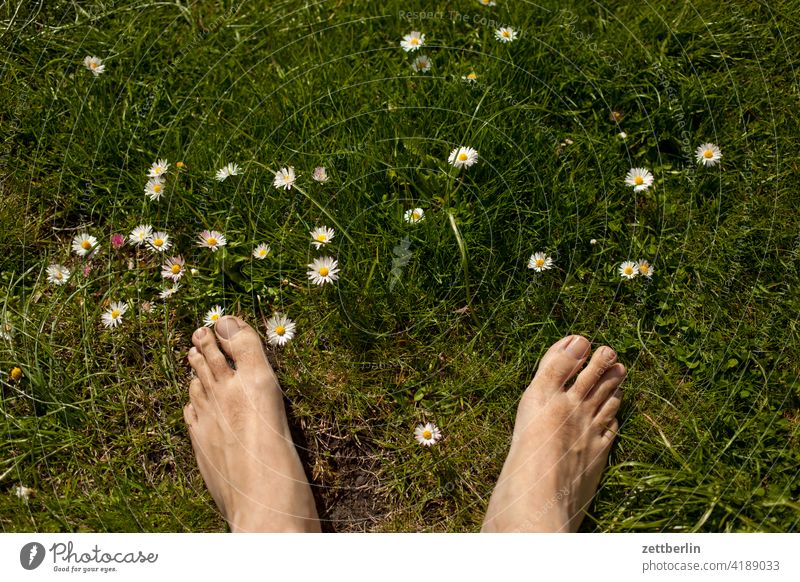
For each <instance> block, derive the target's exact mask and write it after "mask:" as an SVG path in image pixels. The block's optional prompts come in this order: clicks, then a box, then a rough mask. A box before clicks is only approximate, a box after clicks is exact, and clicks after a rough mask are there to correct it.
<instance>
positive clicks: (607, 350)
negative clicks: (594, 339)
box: [603, 346, 617, 362]
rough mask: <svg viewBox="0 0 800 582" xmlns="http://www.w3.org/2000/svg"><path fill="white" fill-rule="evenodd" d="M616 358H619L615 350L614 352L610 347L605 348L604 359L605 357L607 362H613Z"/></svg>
mask: <svg viewBox="0 0 800 582" xmlns="http://www.w3.org/2000/svg"><path fill="white" fill-rule="evenodd" d="M616 356H617V354H616V353H614V350H612V349H611V348H610V347H608V346H603V357H604V358H605V359H606V360H608V361H609V362H610V361H612V360H613V359H614V358H615V357H616Z"/></svg>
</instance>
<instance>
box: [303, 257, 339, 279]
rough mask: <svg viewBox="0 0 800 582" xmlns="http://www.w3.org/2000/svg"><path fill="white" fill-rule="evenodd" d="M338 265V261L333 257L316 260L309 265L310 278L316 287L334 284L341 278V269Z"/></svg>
mask: <svg viewBox="0 0 800 582" xmlns="http://www.w3.org/2000/svg"><path fill="white" fill-rule="evenodd" d="M336 265H337V261H336V260H335V259H334V258H333V257H320V258H319V259H314V262H313V263H311V264H310V265H308V268H309V271H308V278H309V279H311V281H312V282H313V283H314V284H316V285H324V284H325V283H333V282H334V281H336V279H338V278H339V276H338V275H337V273H338V272H339V269H338V268H337V267H336Z"/></svg>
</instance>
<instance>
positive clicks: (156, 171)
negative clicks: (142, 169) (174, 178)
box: [147, 159, 169, 178]
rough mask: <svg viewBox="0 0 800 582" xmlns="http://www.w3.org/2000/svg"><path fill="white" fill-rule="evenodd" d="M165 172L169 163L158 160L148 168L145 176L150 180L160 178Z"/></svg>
mask: <svg viewBox="0 0 800 582" xmlns="http://www.w3.org/2000/svg"><path fill="white" fill-rule="evenodd" d="M167 170H169V162H167V160H162V159H158V160H156V161H155V162H153V165H152V166H150V169H149V170H148V171H147V175H148V176H149V177H150V178H160V177H161V176H163V175H164V174H166V172H167Z"/></svg>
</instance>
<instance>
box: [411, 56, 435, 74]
mask: <svg viewBox="0 0 800 582" xmlns="http://www.w3.org/2000/svg"><path fill="white" fill-rule="evenodd" d="M411 68H412V69H414V71H415V72H417V73H427V72H428V71H430V70H431V60H430V59H429V58H428V57H426V56H425V55H420V56H418V57H417V58H416V59H414V62H413V63H411Z"/></svg>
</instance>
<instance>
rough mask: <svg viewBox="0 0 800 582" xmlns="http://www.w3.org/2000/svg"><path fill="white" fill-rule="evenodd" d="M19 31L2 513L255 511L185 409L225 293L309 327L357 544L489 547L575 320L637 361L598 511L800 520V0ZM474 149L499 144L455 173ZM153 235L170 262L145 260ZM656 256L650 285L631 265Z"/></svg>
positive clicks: (146, 11)
mask: <svg viewBox="0 0 800 582" xmlns="http://www.w3.org/2000/svg"><path fill="white" fill-rule="evenodd" d="M0 20H1V21H2V29H1V30H2V33H1V36H0V39H2V46H3V49H4V50H3V52H2V54H3V57H2V68H1V69H0V71H2V72H1V73H0V120H1V121H2V129H3V131H2V151H1V152H0V173H1V174H2V197H3V204H2V205H0V224H1V225H2V237H0V270H1V271H2V275H1V277H2V279H0V294H2V313H1V314H0V318H2V321H0V323H2V325H3V335H2V338H0V368H1V369H2V399H1V400H0V412H2V415H0V431H1V432H2V437H0V441H1V442H0V527H1V528H2V531H30V530H37V531H68V532H72V531H225V530H226V525H225V523H224V521H223V519H222V518H221V517H220V515H219V513H218V512H217V510H216V508H215V506H214V504H213V501H212V499H211V497H210V496H209V495H208V493H207V492H206V490H205V487H204V485H203V481H202V478H201V476H200V474H199V472H198V470H197V468H196V465H195V462H194V458H193V455H192V450H191V444H190V442H189V438H188V435H187V432H186V428H185V425H184V422H183V418H182V407H183V405H184V404H185V403H186V402H187V399H188V395H187V385H188V378H189V377H190V374H189V368H188V364H187V361H186V354H187V351H188V349H189V347H190V345H191V344H190V340H189V337H190V335H191V333H192V331H193V330H194V329H195V328H197V327H198V326H200V325H202V324H203V320H204V317H205V316H206V313H207V312H208V311H209V310H210V309H211V308H212V307H214V306H216V305H219V306H221V307H223V308H224V310H225V313H227V314H238V315H240V316H242V317H243V318H245V319H246V320H247V321H249V322H251V323H253V324H254V325H258V326H259V329H260V331H261V332H262V333H264V332H265V324H266V321H267V320H268V319H269V318H270V317H271V316H272V315H273V313H275V312H276V311H280V312H282V313H285V314H286V315H288V317H290V318H291V319H292V320H293V321H294V322H295V323H296V326H297V327H296V335H295V337H294V338H293V339H292V340H291V341H290V342H288V343H287V344H286V345H284V346H282V347H278V346H270V347H269V357H270V359H271V361H272V363H273V366H274V367H275V369H276V372H277V374H278V377H279V379H280V381H281V385H282V387H283V389H284V391H285V394H286V399H287V403H290V407H289V410H290V415H291V424H292V428H293V430H294V432H295V437H296V442H297V444H298V447H299V448H300V450H301V456H302V458H303V461H304V463H305V466H306V469H307V472H308V474H309V477H310V478H311V479H312V481H313V484H314V485H315V494H316V495H317V498H318V504H319V509H320V512H321V515H322V517H323V519H324V520H325V528H326V529H327V530H329V531H330V530H333V531H365V530H367V531H448V532H457V531H475V530H477V529H478V528H479V527H480V523H481V520H482V517H483V512H484V510H485V507H486V504H487V502H488V498H489V495H490V494H491V491H492V487H493V484H494V481H495V479H496V477H497V475H498V473H499V471H500V468H501V466H502V463H503V460H504V458H505V453H506V451H507V449H508V446H509V444H510V435H511V428H512V426H513V420H514V412H515V407H516V403H517V401H518V398H519V396H520V393H521V391H522V390H523V389H524V387H525V386H526V385H527V383H528V382H529V381H530V379H531V377H532V375H533V373H534V371H535V369H536V364H537V362H538V360H539V358H540V357H541V355H542V354H543V353H544V351H545V350H546V349H547V347H548V346H549V345H550V344H551V343H553V342H554V341H556V340H557V339H558V338H560V337H563V336H564V335H567V334H571V333H580V334H583V335H585V336H586V337H588V338H589V339H590V340H591V341H592V342H593V344H595V345H599V344H601V343H606V344H608V345H610V346H612V347H613V348H614V349H615V350H616V351H617V352H618V354H619V360H620V361H621V362H623V363H624V364H625V365H626V366H627V368H628V370H629V375H628V378H627V379H626V381H625V384H624V389H625V396H624V403H623V410H622V412H621V415H620V422H621V429H620V434H619V436H618V439H617V442H616V444H615V446H614V449H613V451H612V454H611V459H610V468H609V470H608V471H607V472H606V474H605V476H604V478H603V481H602V482H601V486H600V490H599V493H598V495H597V498H596V500H595V503H594V504H593V506H592V508H591V511H590V514H589V517H588V518H587V519H586V520H585V521H584V524H583V527H582V529H583V530H585V531H614V532H630V531H683V532H686V531H703V532H718V531H796V530H797V529H798V524H800V502H798V498H800V479H799V478H798V473H799V472H800V469H799V468H800V410H799V409H798V404H799V403H800V382H798V374H799V372H798V370H799V369H800V368H799V367H798V364H797V362H798V359H800V338H799V336H800V326H799V325H798V313H799V312H800V294H798V284H799V283H800V278H799V277H798V253H800V213H798V203H800V187H798V182H797V172H798V165H797V164H798V162H797V160H798V159H799V156H800V142H798V138H797V136H798V135H800V128H799V127H798V125H799V124H798V119H799V116H798V106H797V99H798V92H799V91H800V85H799V84H798V78H797V72H796V67H797V66H798V64H800V60H799V59H798V54H799V51H798V48H800V46H799V44H798V33H797V30H798V27H797V23H798V21H799V20H800V3H798V2H790V1H788V0H783V1H777V2H763V3H755V2H740V3H735V5H726V4H725V3H720V2H714V1H711V0H696V1H692V2H684V1H683V0H681V1H678V2H656V3H642V2H633V1H620V2H610V3H606V4H596V3H590V2H582V1H578V0H575V1H570V2H563V1H555V0H543V1H541V2H537V3H536V4H534V3H532V2H527V1H522V0H517V1H512V0H497V2H496V6H483V5H482V4H481V2H479V1H478V0H453V1H450V2H410V1H401V0H385V1H384V2H375V1H371V0H351V1H349V2H343V1H341V0H320V1H316V2H300V1H297V0H284V1H280V2H266V1H263V0H253V1H249V2H234V1H232V0H227V1H225V2H221V1H218V0H217V1H210V0H209V1H202V2H201V1H194V0H185V1H183V2H179V1H175V2H152V1H136V0H134V1H130V2H122V1H120V2H113V1H110V0H109V1H100V0H96V1H89V2H74V1H73V2H67V1H55V0H54V1H47V2H31V1H20V0H12V1H11V2H7V3H5V4H3V5H2V7H0ZM500 27H512V28H513V29H514V31H516V36H517V38H515V39H514V40H513V41H512V42H501V41H500V40H498V39H497V38H496V36H495V35H496V30H497V29H498V28H500ZM412 31H420V32H422V33H424V34H425V40H424V46H423V47H422V48H421V49H419V50H416V51H413V52H406V51H404V50H403V48H401V46H400V41H401V40H402V38H403V36H404V35H407V34H409V33H410V32H412ZM420 55H424V56H427V57H428V58H429V65H430V69H429V70H427V71H425V70H424V69H425V67H424V64H425V63H424V62H420V61H416V59H417V57H419V56H420ZM86 56H96V57H99V58H100V59H102V64H103V67H104V69H103V70H102V73H100V74H93V72H92V70H90V68H87V67H86V66H84V58H85V57H86ZM414 63H416V67H412V65H413V64H414ZM415 68H416V69H419V70H415ZM95 72H97V71H96V70H95ZM470 73H474V77H475V78H474V79H470V78H468V75H469V74H470ZM707 142H712V143H714V144H717V145H718V146H719V147H720V149H721V151H722V155H723V157H722V159H721V160H720V161H719V163H717V164H716V165H705V164H701V163H698V161H697V160H696V159H695V150H696V148H697V147H698V146H700V145H701V144H704V143H707ZM460 146H470V147H472V148H474V149H475V150H477V152H478V156H479V157H478V161H477V163H475V164H474V165H472V166H470V167H464V168H455V167H453V166H452V165H451V164H449V163H448V156H449V155H450V152H451V151H453V150H454V149H455V148H458V147H460ZM158 159H164V160H166V161H168V163H169V164H170V167H169V169H168V171H167V172H166V174H165V175H164V179H163V191H162V192H161V193H160V198H158V199H155V200H153V199H151V198H150V197H148V196H147V195H146V194H145V192H144V189H145V185H146V183H147V181H148V178H147V172H148V170H149V169H150V167H151V164H153V163H154V162H156V161H157V160H158ZM178 162H182V164H181V165H182V166H183V167H178ZM226 164H237V165H238V167H239V170H240V171H239V172H238V173H237V175H231V176H229V177H227V178H226V179H225V180H224V181H219V180H217V179H216V173H217V171H218V170H219V169H220V168H223V167H224V166H225V165H226ZM319 166H322V167H325V168H326V170H327V174H328V177H329V179H328V180H327V181H326V182H318V181H316V180H314V179H313V173H314V169H315V168H316V167H319ZM289 167H292V168H294V171H295V172H296V181H295V182H294V185H293V187H292V188H291V189H284V188H276V187H275V186H274V184H273V181H274V178H275V173H276V172H278V171H279V170H280V169H281V168H289ZM638 167H641V168H646V169H647V170H649V171H650V172H652V174H653V177H654V182H653V184H652V186H650V187H649V188H646V189H641V190H639V191H635V190H634V189H633V188H632V187H630V186H629V185H627V184H626V183H625V176H626V174H627V173H628V171H629V170H630V169H631V168H638ZM414 208H421V209H423V210H424V215H423V219H422V220H420V221H418V222H409V221H407V220H405V218H404V217H405V213H406V212H407V211H408V210H410V209H414ZM140 224H149V225H152V226H153V227H154V229H155V230H157V231H164V232H166V233H168V235H169V237H170V243H171V245H172V246H171V248H170V249H169V250H168V251H167V252H165V253H158V252H154V251H151V250H148V249H147V248H145V246H144V245H142V246H136V245H132V244H130V243H129V242H126V243H125V244H123V245H122V246H119V248H117V247H116V245H115V244H114V243H118V242H119V240H118V239H117V238H112V237H113V236H114V235H122V236H124V237H125V238H126V239H127V237H128V235H129V233H130V232H131V231H132V230H133V229H134V228H135V227H136V226H137V225H140ZM320 226H327V227H330V228H332V229H334V231H335V235H334V237H333V239H332V240H331V241H330V242H329V243H328V244H326V245H324V246H323V247H322V248H320V249H319V250H318V249H316V248H315V247H314V246H312V244H311V237H310V236H309V232H310V231H311V230H313V229H314V228H316V227H320ZM206 229H208V230H216V231H219V232H220V233H224V236H225V238H226V240H227V245H226V246H224V247H221V248H220V249H219V250H217V251H215V252H212V251H211V250H210V249H208V248H203V247H200V246H198V245H197V236H198V233H200V232H201V231H203V230H206ZM83 233H87V234H88V235H91V236H93V237H95V238H96V240H97V244H98V245H99V250H95V252H94V253H92V254H87V255H86V256H83V257H81V256H78V255H77V254H76V253H74V252H73V251H72V248H71V246H72V241H73V238H74V237H76V236H79V235H81V234H83ZM260 243H266V244H269V246H270V252H269V253H268V255H267V257H266V258H265V259H263V260H262V259H257V258H255V257H253V255H252V252H253V249H254V248H255V247H256V245H258V244H260ZM535 252H544V253H546V254H547V256H549V257H550V258H551V259H552V260H553V266H552V268H550V269H547V270H543V271H541V272H537V271H535V270H533V269H530V268H528V260H529V258H530V257H531V255H532V254H533V253H535ZM178 254H180V255H181V256H182V257H183V258H184V259H185V261H186V265H185V267H186V273H185V275H184V276H183V277H182V278H181V280H180V288H179V289H178V291H177V292H176V293H175V294H174V295H172V296H170V297H168V298H166V299H162V298H160V297H159V293H160V292H162V291H163V290H164V289H168V288H169V285H170V284H171V282H165V279H164V278H163V277H162V276H161V264H162V262H163V260H164V258H165V257H167V256H173V255H178ZM323 256H331V257H333V258H335V259H336V260H337V261H338V267H339V269H340V272H339V279H338V280H336V281H335V282H333V283H332V284H326V285H321V286H318V285H315V284H314V283H313V282H311V281H310V280H309V278H308V276H307V273H306V272H307V270H308V268H307V265H308V264H309V263H311V262H312V261H313V260H314V259H316V258H319V257H323ZM639 259H644V260H647V261H648V262H649V264H650V265H651V266H652V273H651V275H652V276H651V277H646V276H644V274H640V275H638V276H635V277H633V278H630V279H628V278H625V277H622V276H621V275H620V271H619V269H620V266H621V264H622V263H623V262H624V261H628V260H631V261H638V260H639ZM53 264H58V265H63V266H65V267H66V268H67V269H69V271H70V277H69V279H68V281H67V282H66V284H64V285H57V284H54V283H53V282H52V281H48V273H47V268H48V266H50V265H53ZM117 301H120V302H125V304H126V305H127V307H128V309H127V311H126V312H125V313H124V315H123V316H122V322H121V323H120V324H119V325H118V326H116V327H113V328H107V327H106V326H105V325H104V324H103V322H102V319H101V318H102V314H103V313H104V312H105V311H106V310H107V309H108V308H109V306H110V304H111V302H117ZM14 368H19V372H15V373H14V374H12V369H14ZM20 373H21V375H20ZM424 422H434V423H436V425H437V426H439V427H440V428H441V431H442V435H443V438H442V440H441V441H440V442H439V443H437V444H436V445H435V446H432V447H422V446H419V445H418V444H417V442H416V441H415V439H414V428H415V427H416V426H417V425H418V424H419V423H424ZM21 486H22V487H26V488H29V489H31V490H32V491H31V492H27V491H26V492H25V494H24V495H21V496H20V495H18V493H19V489H18V488H19V487H21Z"/></svg>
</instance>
